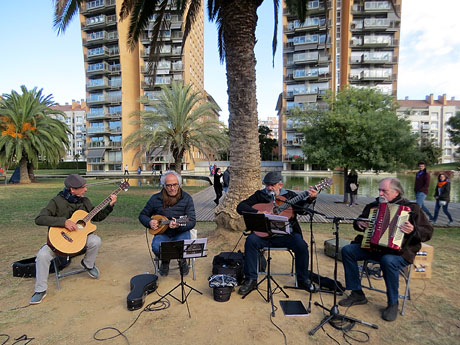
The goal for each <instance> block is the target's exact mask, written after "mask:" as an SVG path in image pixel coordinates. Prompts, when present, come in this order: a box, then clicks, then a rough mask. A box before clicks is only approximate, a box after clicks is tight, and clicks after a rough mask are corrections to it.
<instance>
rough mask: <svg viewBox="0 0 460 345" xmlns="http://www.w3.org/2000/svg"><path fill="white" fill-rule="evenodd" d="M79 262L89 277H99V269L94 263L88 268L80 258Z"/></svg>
mask: <svg viewBox="0 0 460 345" xmlns="http://www.w3.org/2000/svg"><path fill="white" fill-rule="evenodd" d="M80 264H81V267H83V268H84V269H85V270H86V272H88V274H89V276H90V277H91V278H94V279H97V278H99V270H98V269H97V267H96V265H94V266H93V267H92V268H88V267H87V266H86V265H85V263H84V262H83V260H81V262H80Z"/></svg>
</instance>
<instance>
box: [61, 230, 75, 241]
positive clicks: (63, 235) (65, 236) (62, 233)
mask: <svg viewBox="0 0 460 345" xmlns="http://www.w3.org/2000/svg"><path fill="white" fill-rule="evenodd" d="M61 236H62V237H64V238H65V239H66V240H67V241H68V242H73V240H72V239H71V238H70V237H69V236H67V234H66V233H65V232H64V231H61Z"/></svg>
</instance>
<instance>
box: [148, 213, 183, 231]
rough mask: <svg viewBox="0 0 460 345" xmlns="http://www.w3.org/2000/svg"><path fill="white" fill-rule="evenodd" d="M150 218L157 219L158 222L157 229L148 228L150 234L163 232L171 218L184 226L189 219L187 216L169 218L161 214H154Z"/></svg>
mask: <svg viewBox="0 0 460 345" xmlns="http://www.w3.org/2000/svg"><path fill="white" fill-rule="evenodd" d="M152 219H156V220H158V223H159V224H158V228H157V229H155V230H153V229H150V228H149V232H150V233H151V234H152V235H158V234H162V233H163V232H165V231H166V230H167V229H168V226H169V223H171V221H173V220H174V221H175V222H176V223H177V224H179V225H180V226H185V225H186V224H187V222H188V220H189V219H188V218H187V216H181V217H179V218H176V219H174V218H173V219H171V220H170V219H168V218H166V217H165V216H162V215H161V214H156V215H154V216H152Z"/></svg>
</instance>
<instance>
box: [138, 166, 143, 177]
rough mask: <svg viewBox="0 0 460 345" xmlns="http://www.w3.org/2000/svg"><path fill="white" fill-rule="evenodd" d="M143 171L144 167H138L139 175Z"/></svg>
mask: <svg viewBox="0 0 460 345" xmlns="http://www.w3.org/2000/svg"><path fill="white" fill-rule="evenodd" d="M141 172H142V167H141V166H140V165H139V166H138V167H137V173H138V175H140V174H141Z"/></svg>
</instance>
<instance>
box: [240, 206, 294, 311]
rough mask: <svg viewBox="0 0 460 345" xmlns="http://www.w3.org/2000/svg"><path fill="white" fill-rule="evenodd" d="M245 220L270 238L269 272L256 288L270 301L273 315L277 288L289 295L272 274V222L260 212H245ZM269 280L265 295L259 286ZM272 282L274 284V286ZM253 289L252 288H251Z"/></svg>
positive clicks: (249, 226)
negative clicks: (274, 296) (274, 295)
mask: <svg viewBox="0 0 460 345" xmlns="http://www.w3.org/2000/svg"><path fill="white" fill-rule="evenodd" d="M243 217H244V221H245V224H246V227H247V228H248V229H251V231H252V232H260V233H262V234H266V238H267V240H268V245H267V249H268V250H267V253H268V258H267V272H266V273H267V274H266V275H265V277H264V278H263V279H262V280H261V281H260V282H258V283H257V285H256V287H255V290H257V292H258V293H259V294H260V296H262V298H263V299H264V300H265V302H270V303H271V306H272V312H271V315H272V316H275V305H274V303H273V294H274V292H275V291H276V289H279V290H280V291H281V292H282V293H283V294H284V296H286V298H289V295H288V294H287V293H286V292H285V291H284V290H283V288H282V287H281V286H280V285H279V284H278V283H277V282H276V280H275V279H274V278H273V276H272V275H271V264H270V262H271V259H272V258H271V251H270V249H271V245H272V243H271V238H272V236H273V233H272V231H271V224H270V220H269V219H267V218H266V216H265V215H264V214H259V213H244V214H243ZM264 281H267V296H266V297H265V296H264V295H263V294H262V292H261V291H260V290H259V286H260V285H261V284H262V283H263V282H264ZM272 284H273V285H274V288H272ZM251 291H252V290H251ZM251 291H248V292H247V293H246V294H245V295H243V297H242V298H245V297H246V296H247V295H249V294H250V293H251Z"/></svg>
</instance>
